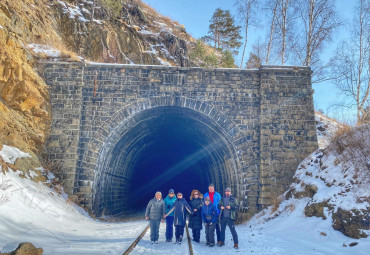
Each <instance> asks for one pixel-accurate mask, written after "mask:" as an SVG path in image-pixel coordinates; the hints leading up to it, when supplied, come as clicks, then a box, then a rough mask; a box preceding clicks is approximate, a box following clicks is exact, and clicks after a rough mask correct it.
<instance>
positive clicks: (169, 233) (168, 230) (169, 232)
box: [166, 216, 173, 240]
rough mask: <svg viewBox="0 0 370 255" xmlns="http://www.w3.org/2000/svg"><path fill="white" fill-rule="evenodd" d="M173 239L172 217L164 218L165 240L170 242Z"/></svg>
mask: <svg viewBox="0 0 370 255" xmlns="http://www.w3.org/2000/svg"><path fill="white" fill-rule="evenodd" d="M172 237H173V216H167V217H166V239H167V240H172Z"/></svg>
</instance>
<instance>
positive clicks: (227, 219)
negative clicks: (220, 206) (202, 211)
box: [220, 217, 238, 244]
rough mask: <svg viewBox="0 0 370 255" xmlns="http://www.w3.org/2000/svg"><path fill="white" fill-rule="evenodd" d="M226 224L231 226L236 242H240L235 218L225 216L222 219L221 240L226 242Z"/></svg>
mask: <svg viewBox="0 0 370 255" xmlns="http://www.w3.org/2000/svg"><path fill="white" fill-rule="evenodd" d="M226 225H227V226H229V229H230V231H231V234H232V236H233V240H234V244H237V243H238V234H237V233H236V230H235V225H234V220H232V219H231V218H230V217H224V218H222V219H221V240H220V241H221V242H223V243H225V232H226Z"/></svg>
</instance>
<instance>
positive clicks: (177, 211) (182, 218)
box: [166, 198, 193, 227]
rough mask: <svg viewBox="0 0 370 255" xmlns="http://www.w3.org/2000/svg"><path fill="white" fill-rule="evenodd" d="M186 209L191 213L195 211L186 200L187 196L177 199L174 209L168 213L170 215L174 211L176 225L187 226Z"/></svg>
mask: <svg viewBox="0 0 370 255" xmlns="http://www.w3.org/2000/svg"><path fill="white" fill-rule="evenodd" d="M186 211H188V212H189V213H190V214H192V213H193V212H192V210H191V208H190V206H189V204H188V202H186V200H185V198H181V199H176V201H175V203H174V204H173V207H172V209H171V210H170V211H169V212H168V213H167V214H166V215H169V214H170V213H171V212H174V215H173V224H174V225H175V226H176V225H180V226H182V227H185V222H186Z"/></svg>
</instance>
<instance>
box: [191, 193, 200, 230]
mask: <svg viewBox="0 0 370 255" xmlns="http://www.w3.org/2000/svg"><path fill="white" fill-rule="evenodd" d="M189 205H190V207H191V209H192V211H193V214H192V215H190V216H189V228H192V229H202V226H203V225H202V206H203V199H201V198H193V199H191V200H190V202H189ZM194 209H197V211H196V212H194Z"/></svg>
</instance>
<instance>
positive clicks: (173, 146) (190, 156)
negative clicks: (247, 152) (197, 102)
mask: <svg viewBox="0 0 370 255" xmlns="http://www.w3.org/2000/svg"><path fill="white" fill-rule="evenodd" d="M115 137H116V140H113V139H112V143H106V144H105V145H104V148H102V151H103V152H106V153H105V155H106V157H104V158H100V159H99V168H98V169H99V173H98V175H96V180H95V183H96V189H95V199H94V205H93V207H94V210H95V214H96V215H98V216H101V215H106V216H120V217H122V216H124V215H127V214H131V213H133V212H140V211H142V210H143V209H145V206H146V205H147V203H148V201H149V200H150V199H151V198H153V197H154V194H155V192H156V191H161V192H162V194H163V197H165V196H166V195H167V193H168V190H169V189H170V188H173V189H174V190H175V192H176V193H177V192H182V193H183V194H184V197H185V198H186V199H187V200H189V196H190V193H191V191H192V189H199V190H200V191H201V192H202V193H205V192H206V191H207V189H208V184H209V183H214V184H215V185H216V188H217V189H218V190H219V191H220V192H221V190H223V188H225V187H226V186H232V187H233V186H234V185H236V180H235V179H236V178H235V176H234V173H236V171H237V170H236V161H235V160H236V159H235V152H234V151H233V148H232V146H231V143H230V141H228V140H227V136H226V135H225V134H224V132H223V130H222V128H221V127H220V126H219V125H218V124H217V123H216V122H215V121H213V120H211V118H209V117H208V116H206V115H204V114H202V113H200V112H197V111H195V110H192V109H188V108H183V107H177V106H161V107H155V108H151V109H148V110H144V111H142V112H140V113H137V114H135V115H133V116H132V117H131V118H130V119H129V121H128V122H127V123H126V124H125V125H123V127H122V128H121V130H120V132H119V134H118V135H117V134H116V135H115Z"/></svg>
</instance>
